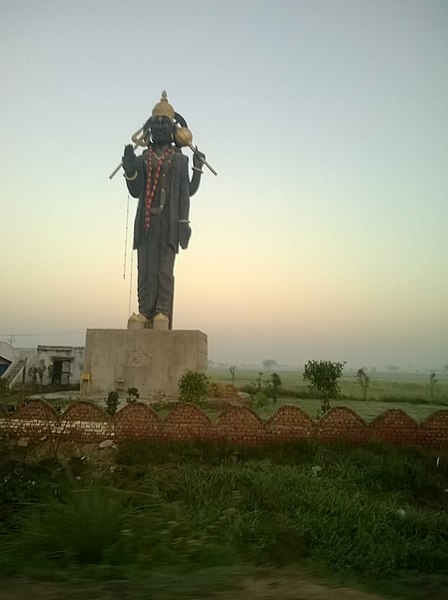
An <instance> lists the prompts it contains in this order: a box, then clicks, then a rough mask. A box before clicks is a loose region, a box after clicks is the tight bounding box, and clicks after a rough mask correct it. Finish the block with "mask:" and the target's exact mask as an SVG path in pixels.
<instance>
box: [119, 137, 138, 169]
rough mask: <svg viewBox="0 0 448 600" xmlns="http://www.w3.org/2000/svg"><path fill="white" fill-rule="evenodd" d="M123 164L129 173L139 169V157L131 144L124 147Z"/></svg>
mask: <svg viewBox="0 0 448 600" xmlns="http://www.w3.org/2000/svg"><path fill="white" fill-rule="evenodd" d="M122 164H123V169H124V170H125V173H126V174H127V175H133V174H134V173H135V171H136V170H137V157H136V156H135V153H134V148H133V147H132V145H131V144H128V145H127V146H125V147H124V154H123V159H122Z"/></svg>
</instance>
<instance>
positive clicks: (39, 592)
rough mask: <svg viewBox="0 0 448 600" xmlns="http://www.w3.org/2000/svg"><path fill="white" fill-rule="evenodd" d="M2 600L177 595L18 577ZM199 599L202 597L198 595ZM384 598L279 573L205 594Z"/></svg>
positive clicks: (313, 599) (229, 598)
mask: <svg viewBox="0 0 448 600" xmlns="http://www.w3.org/2000/svg"><path fill="white" fill-rule="evenodd" d="M0 587H1V590H2V592H1V598H2V600H29V599H30V598H32V599H33V600H81V599H82V600H137V598H138V599H139V600H140V599H141V600H169V599H171V598H175V597H177V594H176V595H174V594H173V591H172V590H171V591H169V592H168V591H167V592H166V593H164V592H162V591H159V592H158V593H156V595H154V594H153V593H152V592H151V591H147V592H138V593H137V595H135V593H129V592H128V591H127V589H126V585H123V582H111V583H110V584H103V585H101V586H100V585H98V586H95V585H94V584H92V583H90V584H82V583H80V582H77V583H74V584H70V585H69V584H58V583H44V582H27V581H20V580H2V581H0ZM179 597H180V598H182V599H183V600H186V599H187V598H190V599H191V600H194V598H195V597H196V596H195V595H189V594H187V595H184V594H180V595H179ZM201 598H204V596H202V595H201ZM255 599H256V600H385V599H384V598H383V597H381V596H377V595H373V594H368V593H365V592H362V591H359V590H356V589H350V588H347V587H332V586H327V585H324V584H322V583H315V582H313V581H310V580H308V579H306V578H304V577H302V576H297V577H292V576H279V577H267V578H265V579H263V578H261V579H260V578H251V577H248V578H246V579H244V580H243V581H242V582H241V584H240V585H239V586H238V588H237V589H234V590H229V591H225V592H221V593H215V594H212V595H211V596H208V600H255Z"/></svg>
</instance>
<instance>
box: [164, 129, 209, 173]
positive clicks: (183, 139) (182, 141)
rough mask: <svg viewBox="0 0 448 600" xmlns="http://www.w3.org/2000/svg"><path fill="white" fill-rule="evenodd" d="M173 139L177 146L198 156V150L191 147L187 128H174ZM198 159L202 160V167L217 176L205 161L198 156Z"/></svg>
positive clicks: (190, 134)
mask: <svg viewBox="0 0 448 600" xmlns="http://www.w3.org/2000/svg"><path fill="white" fill-rule="evenodd" d="M174 139H175V141H176V144H178V145H179V146H188V147H189V148H190V150H191V151H192V152H193V154H196V155H199V150H198V149H197V148H195V146H193V143H192V142H193V134H192V133H191V131H190V130H189V129H188V127H176V129H175V130H174ZM199 158H200V159H201V160H202V162H203V163H204V165H205V166H206V167H207V168H208V169H210V171H211V172H212V173H213V175H218V173H217V172H216V171H215V169H214V168H213V167H212V166H211V165H209V164H208V162H207V161H206V160H204V159H203V158H202V157H201V156H199Z"/></svg>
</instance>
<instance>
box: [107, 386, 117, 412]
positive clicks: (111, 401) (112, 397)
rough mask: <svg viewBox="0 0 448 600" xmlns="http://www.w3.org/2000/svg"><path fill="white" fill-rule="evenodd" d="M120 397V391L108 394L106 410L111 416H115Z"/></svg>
mask: <svg viewBox="0 0 448 600" xmlns="http://www.w3.org/2000/svg"><path fill="white" fill-rule="evenodd" d="M118 398H119V396H118V392H115V391H112V392H109V393H108V394H107V400H106V411H107V412H108V413H109V414H110V415H111V416H114V414H115V413H116V412H117V408H118Z"/></svg>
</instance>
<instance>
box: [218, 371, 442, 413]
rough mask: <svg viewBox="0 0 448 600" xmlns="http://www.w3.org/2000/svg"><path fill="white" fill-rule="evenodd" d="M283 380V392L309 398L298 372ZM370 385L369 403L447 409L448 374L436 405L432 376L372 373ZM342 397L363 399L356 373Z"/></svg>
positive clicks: (242, 374)
mask: <svg viewBox="0 0 448 600" xmlns="http://www.w3.org/2000/svg"><path fill="white" fill-rule="evenodd" d="M278 373H279V375H280V377H281V379H282V387H283V389H287V390H291V391H292V392H295V393H301V394H303V395H305V396H307V395H308V396H309V390H308V385H307V383H306V382H305V381H303V379H302V375H301V373H299V371H278ZM208 375H209V376H210V377H211V378H212V379H213V380H214V381H219V382H222V383H231V375H230V373H229V372H228V371H226V370H221V369H209V370H208ZM257 377H258V373H257V372H256V371H243V370H238V369H237V371H236V377H235V381H234V384H235V385H236V386H238V387H239V388H241V387H243V386H246V385H248V384H250V383H252V382H255V380H256V379H257ZM369 377H370V386H369V390H368V400H369V401H370V400H375V401H382V402H387V401H400V402H411V403H419V404H422V403H435V404H442V405H446V406H448V375H444V376H442V375H438V376H437V380H438V381H437V383H436V384H435V388H434V402H432V401H431V393H430V385H429V373H404V372H399V373H394V374H389V373H387V374H386V373H369ZM262 379H263V381H265V380H266V381H267V380H268V379H269V373H265V374H264V375H263V377H262ZM340 384H341V395H342V397H343V398H345V399H353V400H356V399H357V400H360V399H361V397H362V394H361V388H360V386H359V384H358V383H357V382H356V374H355V373H351V374H346V375H344V376H343V377H342V378H341V380H340Z"/></svg>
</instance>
